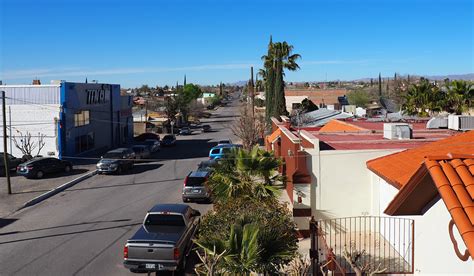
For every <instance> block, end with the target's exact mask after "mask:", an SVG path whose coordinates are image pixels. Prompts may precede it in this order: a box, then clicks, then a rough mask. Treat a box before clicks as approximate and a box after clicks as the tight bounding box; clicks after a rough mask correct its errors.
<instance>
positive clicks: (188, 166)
mask: <svg viewBox="0 0 474 276" xmlns="http://www.w3.org/2000/svg"><path fill="white" fill-rule="evenodd" d="M237 105H238V101H234V102H233V103H232V104H230V105H229V106H227V107H220V108H219V109H218V110H217V111H214V114H213V116H212V117H211V118H209V119H206V120H203V121H202V122H203V123H205V124H210V125H211V127H212V129H213V130H214V131H213V132H209V133H202V134H194V135H190V136H182V137H178V142H177V146H176V147H174V148H165V149H162V150H161V152H160V153H158V154H157V157H158V158H160V159H163V160H161V161H154V162H148V163H142V164H139V165H136V167H135V168H134V169H133V171H130V172H128V173H126V174H124V175H119V176H116V175H97V176H94V177H92V178H90V179H88V180H86V181H84V182H81V183H79V184H77V185H75V186H74V187H72V188H70V189H68V190H66V191H64V192H62V193H60V194H58V195H56V196H54V197H52V198H50V199H48V200H46V201H44V202H42V203H40V204H38V205H36V206H33V207H30V208H27V209H23V210H21V211H19V212H17V213H14V214H13V215H11V216H10V217H9V218H8V219H7V220H5V219H0V227H1V228H0V275H134V274H133V273H130V272H129V271H128V270H126V269H125V268H124V267H123V265H122V252H123V245H124V244H125V242H126V240H127V239H128V238H129V237H131V235H132V234H133V233H134V232H135V231H136V230H137V229H138V228H139V225H140V224H141V222H142V220H143V217H144V215H145V213H146V211H147V210H149V209H150V208H151V207H152V206H153V205H155V204H157V203H181V202H182V201H181V188H182V185H183V179H184V178H185V177H186V175H187V174H188V173H189V172H190V171H191V170H193V169H194V168H196V165H197V164H198V163H199V162H200V161H201V160H206V159H207V156H208V153H209V149H210V148H211V147H212V146H214V145H215V144H216V141H217V140H219V139H225V138H230V139H232V140H233V141H236V139H237V138H236V137H235V136H233V135H232V131H231V129H230V126H231V124H232V123H233V121H234V120H235V119H236V115H237V114H238V113H239V112H238V108H237ZM190 205H192V207H194V208H196V209H198V210H200V211H201V213H203V214H204V213H205V212H207V211H208V210H209V209H210V208H211V205H209V204H198V203H190ZM2 226H3V227H2ZM159 275H160V274H159Z"/></svg>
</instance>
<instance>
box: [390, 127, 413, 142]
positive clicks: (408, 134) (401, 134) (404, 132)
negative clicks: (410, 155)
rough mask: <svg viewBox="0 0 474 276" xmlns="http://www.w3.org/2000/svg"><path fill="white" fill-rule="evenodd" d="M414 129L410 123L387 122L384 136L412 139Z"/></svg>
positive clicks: (391, 138) (392, 138)
mask: <svg viewBox="0 0 474 276" xmlns="http://www.w3.org/2000/svg"><path fill="white" fill-rule="evenodd" d="M412 135H413V130H412V128H411V126H410V125H409V124H400V123H385V124H383V138H385V139H389V140H405V139H411V138H412Z"/></svg>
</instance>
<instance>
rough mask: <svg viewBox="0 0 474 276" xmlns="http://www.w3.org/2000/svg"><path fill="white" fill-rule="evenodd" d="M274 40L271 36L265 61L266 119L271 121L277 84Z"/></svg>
mask: <svg viewBox="0 0 474 276" xmlns="http://www.w3.org/2000/svg"><path fill="white" fill-rule="evenodd" d="M273 60H274V58H273V41H272V36H270V42H269V43H268V53H267V56H266V60H265V63H264V66H265V71H266V75H267V79H266V81H265V119H266V121H267V123H270V118H271V116H272V115H273V109H274V86H275V70H274V68H273Z"/></svg>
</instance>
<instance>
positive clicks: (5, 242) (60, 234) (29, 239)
mask: <svg viewBox="0 0 474 276" xmlns="http://www.w3.org/2000/svg"><path fill="white" fill-rule="evenodd" d="M142 223H143V222H142V221H139V222H136V223H128V224H121V225H117V226H110V227H101V228H95V229H88V230H81V231H72V232H66V233H59V234H51V235H44V236H38V237H31V238H24V239H16V240H10V241H4V242H0V245H1V244H10V243H17V242H24V241H32V240H39V239H47V238H54V237H61V236H68V235H76V234H82V233H92V232H98V231H104V230H111V229H117V228H123V227H133V226H137V225H141V224H142Z"/></svg>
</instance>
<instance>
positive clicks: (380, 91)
mask: <svg viewBox="0 0 474 276" xmlns="http://www.w3.org/2000/svg"><path fill="white" fill-rule="evenodd" d="M379 96H380V97H382V76H381V75H380V73H379Z"/></svg>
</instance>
